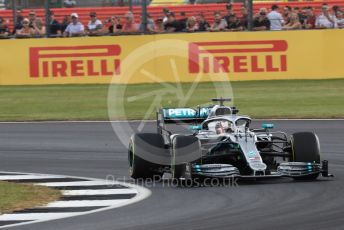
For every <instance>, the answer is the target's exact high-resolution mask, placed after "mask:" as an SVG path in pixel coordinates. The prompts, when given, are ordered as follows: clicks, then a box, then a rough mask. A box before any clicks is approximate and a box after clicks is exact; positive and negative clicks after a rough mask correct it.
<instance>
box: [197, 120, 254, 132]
mask: <svg viewBox="0 0 344 230" xmlns="http://www.w3.org/2000/svg"><path fill="white" fill-rule="evenodd" d="M233 122H234V121H233ZM233 122H232V121H230V120H228V119H221V118H218V119H213V120H208V121H206V122H205V123H204V124H203V129H205V130H208V131H210V132H213V133H216V134H224V133H234V132H245V130H246V129H247V128H249V125H250V123H251V119H249V118H245V117H242V118H239V119H237V120H235V123H233Z"/></svg>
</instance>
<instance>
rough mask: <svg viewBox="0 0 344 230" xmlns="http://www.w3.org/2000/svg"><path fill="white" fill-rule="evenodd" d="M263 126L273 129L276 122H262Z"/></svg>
mask: <svg viewBox="0 0 344 230" xmlns="http://www.w3.org/2000/svg"><path fill="white" fill-rule="evenodd" d="M262 128H263V129H273V128H274V124H271V123H270V124H269V123H264V124H262Z"/></svg>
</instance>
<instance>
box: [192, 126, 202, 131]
mask: <svg viewBox="0 0 344 230" xmlns="http://www.w3.org/2000/svg"><path fill="white" fill-rule="evenodd" d="M201 129H202V125H190V126H189V130H194V131H196V130H201Z"/></svg>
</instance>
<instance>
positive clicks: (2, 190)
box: [0, 182, 61, 214]
mask: <svg viewBox="0 0 344 230" xmlns="http://www.w3.org/2000/svg"><path fill="white" fill-rule="evenodd" d="M60 195H61V194H60V192H59V191H57V190H54V189H51V188H48V187H44V186H34V185H31V184H16V183H9V182H0V214H4V213H11V212H13V211H17V210H23V209H27V208H33V207H37V206H42V205H45V204H48V203H49V202H52V201H56V200H58V199H59V197H60Z"/></svg>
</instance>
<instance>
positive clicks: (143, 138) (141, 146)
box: [128, 133, 166, 179]
mask: <svg viewBox="0 0 344 230" xmlns="http://www.w3.org/2000/svg"><path fill="white" fill-rule="evenodd" d="M164 152H166V150H165V148H164V139H163V136H162V135H161V134H158V133H137V134H134V135H133V136H131V138H130V141H129V148H128V162H129V175H130V176H131V177H132V178H134V179H148V178H154V177H162V175H163V172H159V171H158V169H159V167H160V166H161V165H159V164H155V163H152V162H150V161H148V160H145V159H144V156H145V153H155V154H164Z"/></svg>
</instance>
